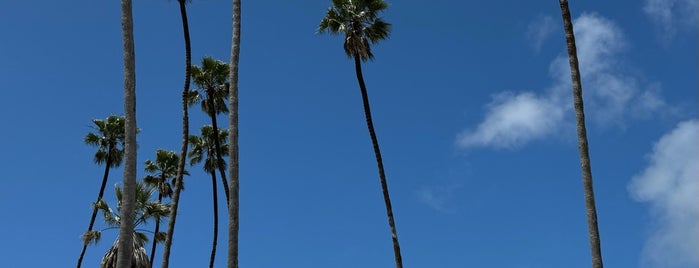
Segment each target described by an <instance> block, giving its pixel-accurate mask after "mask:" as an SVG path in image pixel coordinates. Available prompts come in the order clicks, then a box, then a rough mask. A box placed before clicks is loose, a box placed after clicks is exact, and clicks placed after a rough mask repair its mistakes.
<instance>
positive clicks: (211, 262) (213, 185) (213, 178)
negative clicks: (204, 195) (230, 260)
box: [209, 170, 218, 268]
mask: <svg viewBox="0 0 699 268" xmlns="http://www.w3.org/2000/svg"><path fill="white" fill-rule="evenodd" d="M211 193H212V194H211V196H213V198H214V239H213V241H212V242H211V257H209V268H213V267H214V261H215V260H216V247H217V245H218V191H217V190H216V170H212V171H211Z"/></svg>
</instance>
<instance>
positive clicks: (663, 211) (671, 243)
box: [628, 120, 699, 268]
mask: <svg viewBox="0 0 699 268" xmlns="http://www.w3.org/2000/svg"><path fill="white" fill-rule="evenodd" d="M649 161H650V163H649V165H648V167H646V169H645V170H644V171H643V172H642V173H641V174H640V175H637V176H635V177H634V178H633V179H632V180H631V182H630V183H629V186H628V188H629V192H630V193H631V195H632V196H633V198H634V199H636V200H638V201H641V202H648V203H650V205H651V212H652V215H653V221H654V225H655V226H653V231H652V233H651V234H650V236H649V237H648V238H647V240H646V243H645V246H644V249H643V260H642V262H643V264H644V265H646V266H647V267H664V268H672V267H697V265H699V254H698V253H699V122H698V121H697V120H689V121H685V122H682V123H680V124H678V126H677V127H676V128H675V129H674V130H672V132H670V133H668V134H665V135H664V136H663V137H662V138H660V140H659V141H658V142H657V143H656V144H655V146H654V147H653V152H652V153H651V154H650V159H649Z"/></svg>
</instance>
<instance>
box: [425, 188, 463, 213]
mask: <svg viewBox="0 0 699 268" xmlns="http://www.w3.org/2000/svg"><path fill="white" fill-rule="evenodd" d="M461 187H462V185H461V184H457V183H452V184H448V185H441V186H424V187H422V188H420V189H419V190H418V191H417V192H416V193H417V198H418V200H419V201H420V202H422V203H423V204H425V205H428V206H429V207H431V208H433V209H435V210H437V211H440V212H445V213H455V212H456V207H454V204H453V203H452V199H453V198H454V197H455V196H456V194H457V192H458V190H459V189H461Z"/></svg>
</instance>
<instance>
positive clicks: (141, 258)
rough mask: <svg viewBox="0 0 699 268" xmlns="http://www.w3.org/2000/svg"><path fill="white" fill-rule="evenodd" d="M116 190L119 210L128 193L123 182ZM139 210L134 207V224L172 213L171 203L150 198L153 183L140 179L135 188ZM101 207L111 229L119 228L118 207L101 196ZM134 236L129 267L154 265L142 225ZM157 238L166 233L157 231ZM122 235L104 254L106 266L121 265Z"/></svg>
mask: <svg viewBox="0 0 699 268" xmlns="http://www.w3.org/2000/svg"><path fill="white" fill-rule="evenodd" d="M114 188H115V189H114V192H115V194H116V198H117V210H116V211H121V210H122V207H123V202H122V200H123V199H124V197H125V195H124V193H123V191H122V189H121V188H119V186H116V187H114ZM135 190H136V191H135V194H136V196H135V200H134V201H135V202H134V205H135V211H134V216H135V218H134V226H139V225H144V224H146V223H147V222H149V221H151V220H155V219H160V218H163V217H167V216H168V215H169V213H170V207H169V206H168V205H165V204H162V203H160V202H157V201H153V200H150V198H151V196H152V194H153V191H154V188H152V187H149V186H148V185H146V184H145V183H143V182H139V183H137V184H136V189H135ZM97 207H98V208H99V209H100V210H101V211H102V213H103V215H104V221H105V222H106V223H107V225H108V226H109V228H107V229H116V228H119V226H120V224H121V219H122V217H121V216H120V215H119V214H117V213H115V212H114V210H112V209H111V208H110V207H109V205H108V204H107V202H105V201H104V200H100V202H98V204H97ZM100 233H101V232H98V233H97V234H98V235H97V236H96V237H95V238H94V242H97V241H98V240H99V237H100V236H101V235H100ZM131 238H132V241H133V242H132V243H133V244H132V247H133V249H132V251H131V254H129V257H130V259H131V265H130V266H129V267H131V268H149V267H150V261H148V255H147V254H146V249H145V248H144V246H145V243H146V242H148V236H147V235H146V234H145V233H143V232H142V231H140V230H138V229H134V232H133V233H132V234H131ZM154 238H155V240H156V241H158V242H162V241H163V239H164V238H165V233H162V232H161V233H156V234H154ZM119 242H120V239H119V238H117V239H116V241H114V244H113V245H112V247H111V248H110V249H109V250H108V251H107V253H106V254H105V255H104V257H102V262H101V265H100V267H102V268H113V267H117V266H116V263H117V256H118V252H119V249H120V245H121V244H120V243H119Z"/></svg>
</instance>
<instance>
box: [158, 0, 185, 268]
mask: <svg viewBox="0 0 699 268" xmlns="http://www.w3.org/2000/svg"><path fill="white" fill-rule="evenodd" d="M178 2H179V3H180V16H181V17H182V32H183V33H184V48H185V49H184V51H185V53H184V54H185V57H184V58H185V65H184V66H185V67H184V70H185V71H184V89H182V149H180V162H179V163H178V165H177V175H176V176H175V190H174V191H173V193H172V203H171V208H170V217H169V220H168V225H167V236H166V238H165V245H164V246H163V261H162V265H161V267H162V268H167V267H168V266H169V265H170V248H171V247H172V238H173V235H174V234H175V221H176V220H177V207H178V206H179V204H180V192H182V188H183V185H184V184H183V182H182V181H183V177H184V167H185V164H186V162H187V145H188V142H187V138H188V137H189V111H188V107H189V105H188V103H187V99H188V98H187V97H188V93H189V82H190V76H191V67H192V48H191V46H190V40H189V23H188V22H187V7H186V6H185V0H178Z"/></svg>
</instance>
